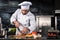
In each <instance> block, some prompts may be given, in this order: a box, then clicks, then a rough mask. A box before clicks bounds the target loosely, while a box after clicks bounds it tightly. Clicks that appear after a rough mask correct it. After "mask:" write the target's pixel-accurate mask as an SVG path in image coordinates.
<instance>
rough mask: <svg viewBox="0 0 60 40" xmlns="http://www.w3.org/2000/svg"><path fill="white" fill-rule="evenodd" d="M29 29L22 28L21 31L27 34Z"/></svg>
mask: <svg viewBox="0 0 60 40" xmlns="http://www.w3.org/2000/svg"><path fill="white" fill-rule="evenodd" d="M28 31H29V29H28V28H27V27H24V28H23V30H22V31H21V32H22V33H27V32H28Z"/></svg>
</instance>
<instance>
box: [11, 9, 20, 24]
mask: <svg viewBox="0 0 60 40" xmlns="http://www.w3.org/2000/svg"><path fill="white" fill-rule="evenodd" d="M18 11H19V9H17V10H16V11H15V13H13V14H12V16H11V18H10V22H11V24H12V25H14V24H13V22H14V21H15V20H16V15H17V13H18Z"/></svg>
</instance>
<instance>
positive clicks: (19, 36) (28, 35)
mask: <svg viewBox="0 0 60 40" xmlns="http://www.w3.org/2000/svg"><path fill="white" fill-rule="evenodd" d="M32 36H33V35H32V34H27V35H10V36H9V38H13V39H15V38H17V39H20V38H25V37H32Z"/></svg>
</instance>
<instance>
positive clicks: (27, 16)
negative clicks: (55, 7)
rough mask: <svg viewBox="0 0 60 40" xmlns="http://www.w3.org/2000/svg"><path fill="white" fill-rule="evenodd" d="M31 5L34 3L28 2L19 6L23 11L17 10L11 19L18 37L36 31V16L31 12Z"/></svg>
mask: <svg viewBox="0 0 60 40" xmlns="http://www.w3.org/2000/svg"><path fill="white" fill-rule="evenodd" d="M30 5H32V3H31V2H28V1H24V2H22V3H20V4H18V6H21V9H17V10H16V11H15V13H13V14H12V16H11V18H10V21H11V24H12V25H15V27H16V35H21V34H30V33H32V32H33V31H34V30H35V29H36V24H35V16H34V15H33V14H32V13H31V12H30V11H29V8H30Z"/></svg>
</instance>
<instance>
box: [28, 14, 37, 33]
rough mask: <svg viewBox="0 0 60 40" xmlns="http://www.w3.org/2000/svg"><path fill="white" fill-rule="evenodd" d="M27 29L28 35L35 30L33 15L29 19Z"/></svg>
mask: <svg viewBox="0 0 60 40" xmlns="http://www.w3.org/2000/svg"><path fill="white" fill-rule="evenodd" d="M28 28H29V29H30V33H32V32H33V31H34V30H35V29H36V22H35V16H34V15H32V16H31V17H30V26H29V27H28Z"/></svg>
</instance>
